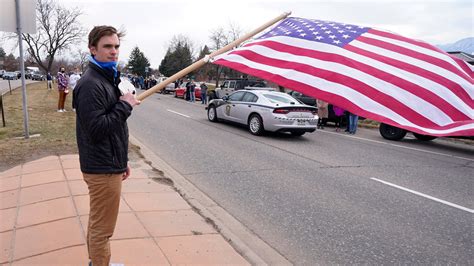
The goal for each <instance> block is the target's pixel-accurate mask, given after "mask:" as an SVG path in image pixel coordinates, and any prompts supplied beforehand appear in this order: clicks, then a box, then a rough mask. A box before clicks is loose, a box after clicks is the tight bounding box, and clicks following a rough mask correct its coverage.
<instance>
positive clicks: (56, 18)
mask: <svg viewBox="0 0 474 266" xmlns="http://www.w3.org/2000/svg"><path fill="white" fill-rule="evenodd" d="M36 9H37V10H36V11H37V12H36V21H37V25H38V26H37V27H38V28H37V33H36V34H34V35H32V34H22V37H23V40H24V41H25V42H26V47H27V51H28V53H29V54H30V55H31V57H32V58H33V59H34V60H35V61H36V63H37V64H38V66H39V67H40V68H42V69H43V70H44V71H45V72H46V73H47V72H51V67H52V65H53V61H54V57H55V56H56V54H58V53H59V52H61V51H64V50H66V49H67V48H69V46H71V45H72V44H75V43H77V42H79V41H80V40H81V38H82V37H83V36H84V34H85V31H84V29H83V28H82V25H81V24H80V22H79V17H80V16H81V15H82V11H81V10H79V9H77V8H74V9H67V8H65V7H63V6H61V5H59V4H57V3H56V2H55V0H38V3H37V7H36Z"/></svg>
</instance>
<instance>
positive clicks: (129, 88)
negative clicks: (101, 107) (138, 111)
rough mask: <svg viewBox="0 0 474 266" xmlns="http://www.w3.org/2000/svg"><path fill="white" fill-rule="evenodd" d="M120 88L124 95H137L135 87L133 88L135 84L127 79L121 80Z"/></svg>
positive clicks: (122, 78)
mask: <svg viewBox="0 0 474 266" xmlns="http://www.w3.org/2000/svg"><path fill="white" fill-rule="evenodd" d="M118 87H119V89H120V93H122V95H125V94H127V93H131V94H133V95H135V94H136V93H137V91H136V89H135V86H133V84H132V83H131V82H130V81H129V80H128V79H127V78H124V77H121V78H120V83H119V85H118Z"/></svg>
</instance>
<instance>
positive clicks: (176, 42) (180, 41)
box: [168, 34, 197, 60]
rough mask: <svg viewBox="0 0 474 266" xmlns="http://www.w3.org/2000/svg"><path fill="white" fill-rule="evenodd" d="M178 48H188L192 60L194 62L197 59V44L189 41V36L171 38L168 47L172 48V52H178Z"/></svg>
mask: <svg viewBox="0 0 474 266" xmlns="http://www.w3.org/2000/svg"><path fill="white" fill-rule="evenodd" d="M178 46H182V47H184V46H187V47H188V49H189V51H190V52H191V56H192V58H191V59H193V60H194V59H195V58H196V57H197V52H196V47H195V44H194V42H193V41H191V39H189V37H188V36H185V35H182V34H178V35H174V36H173V38H171V41H170V43H169V45H168V47H169V48H171V50H176V48H177V47H178Z"/></svg>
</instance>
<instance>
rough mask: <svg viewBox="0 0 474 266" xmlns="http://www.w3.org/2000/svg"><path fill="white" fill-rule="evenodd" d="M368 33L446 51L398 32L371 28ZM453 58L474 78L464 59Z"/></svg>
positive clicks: (440, 51) (433, 49) (439, 51)
mask: <svg viewBox="0 0 474 266" xmlns="http://www.w3.org/2000/svg"><path fill="white" fill-rule="evenodd" d="M367 32H368V33H372V34H375V35H378V36H382V37H386V38H390V39H395V40H398V41H403V42H407V43H410V44H413V45H416V46H420V47H423V48H426V49H429V50H431V51H435V52H438V53H446V52H445V51H443V50H441V49H439V48H438V47H436V46H433V45H431V44H428V43H425V42H422V41H416V40H413V39H410V38H406V37H403V36H400V35H397V34H393V33H389V32H384V31H380V30H376V29H370V30H369V31H367ZM447 55H448V56H450V55H449V54H447ZM450 57H451V58H453V59H454V60H455V61H456V63H457V64H458V65H459V66H460V67H461V68H462V69H463V70H464V71H465V72H466V73H467V74H468V75H469V76H470V77H471V78H473V77H474V72H473V71H472V70H471V69H470V68H469V67H468V66H466V64H465V63H464V61H462V60H461V59H459V58H457V57H453V56H450Z"/></svg>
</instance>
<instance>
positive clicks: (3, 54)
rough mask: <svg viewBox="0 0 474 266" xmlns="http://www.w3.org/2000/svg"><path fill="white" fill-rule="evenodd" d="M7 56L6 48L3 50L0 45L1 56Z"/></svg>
mask: <svg viewBox="0 0 474 266" xmlns="http://www.w3.org/2000/svg"><path fill="white" fill-rule="evenodd" d="M5 56H7V54H6V53H5V50H3V48H2V47H0V58H5Z"/></svg>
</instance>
